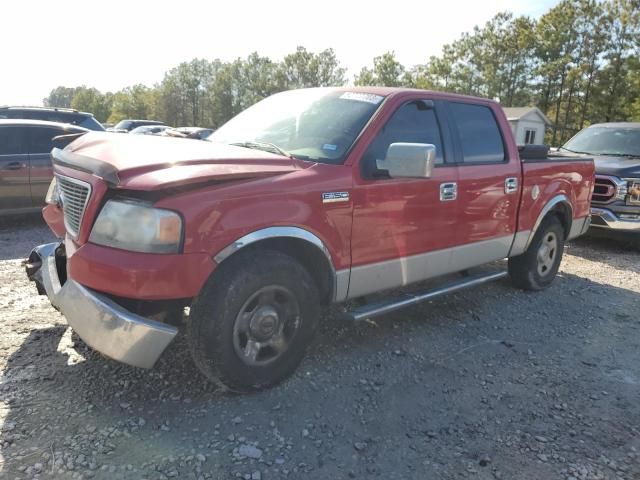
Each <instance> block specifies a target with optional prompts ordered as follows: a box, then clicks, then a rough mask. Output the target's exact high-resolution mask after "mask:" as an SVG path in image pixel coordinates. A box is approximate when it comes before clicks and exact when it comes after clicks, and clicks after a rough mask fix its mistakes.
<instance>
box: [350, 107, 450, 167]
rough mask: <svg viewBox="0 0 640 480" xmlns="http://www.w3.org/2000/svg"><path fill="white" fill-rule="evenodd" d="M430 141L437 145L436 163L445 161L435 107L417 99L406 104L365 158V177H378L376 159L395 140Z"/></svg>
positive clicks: (371, 146) (384, 153) (397, 112)
mask: <svg viewBox="0 0 640 480" xmlns="http://www.w3.org/2000/svg"><path fill="white" fill-rule="evenodd" d="M398 142H406V143H429V144H432V145H435V147H436V164H442V163H443V162H444V154H443V151H442V138H441V136H440V126H439V124H438V119H437V118H436V112H435V110H434V109H433V107H430V106H428V105H426V104H425V103H424V102H422V101H420V100H417V101H412V102H409V103H406V104H404V105H403V106H401V107H400V108H398V110H396V111H395V112H394V114H393V116H392V117H391V118H390V119H389V120H388V121H387V123H386V124H385V126H384V127H382V130H381V131H380V132H378V135H377V136H376V138H375V139H374V140H373V141H372V142H371V145H369V148H368V149H367V151H366V153H365V154H364V156H363V158H362V174H363V176H364V177H367V178H372V177H375V176H377V175H376V173H377V169H376V160H377V159H382V158H385V157H386V155H387V149H388V148H389V145H391V144H392V143H398Z"/></svg>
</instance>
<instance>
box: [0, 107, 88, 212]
mask: <svg viewBox="0 0 640 480" xmlns="http://www.w3.org/2000/svg"><path fill="white" fill-rule="evenodd" d="M88 131H89V130H88V129H86V128H82V127H79V126H77V125H70V124H68V123H54V122H46V121H42V120H20V119H18V120H10V119H0V216H2V215H7V214H16V213H26V212H29V211H35V210H38V209H40V208H41V207H42V206H44V198H45V196H46V194H47V189H48V188H49V184H50V183H51V178H52V177H53V168H52V165H51V150H52V149H53V147H54V140H53V139H54V138H55V137H59V136H60V135H71V134H76V133H86V132H88ZM75 138H76V137H75V136H73V135H72V136H70V137H63V138H57V139H56V140H55V146H56V147H59V148H63V147H65V146H66V144H68V143H69V142H71V141H72V140H74V139H75Z"/></svg>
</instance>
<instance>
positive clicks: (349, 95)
mask: <svg viewBox="0 0 640 480" xmlns="http://www.w3.org/2000/svg"><path fill="white" fill-rule="evenodd" d="M340 98H343V99H345V100H355V101H357V102H367V103H373V104H374V105H377V104H379V103H380V102H381V101H382V100H383V99H384V97H383V96H381V95H375V94H373V93H362V92H344V93H343V94H342V95H340Z"/></svg>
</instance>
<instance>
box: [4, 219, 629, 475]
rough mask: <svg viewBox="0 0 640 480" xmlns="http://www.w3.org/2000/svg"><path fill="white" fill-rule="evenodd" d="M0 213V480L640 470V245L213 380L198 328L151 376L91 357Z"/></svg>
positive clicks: (332, 325) (331, 330) (31, 230)
mask: <svg viewBox="0 0 640 480" xmlns="http://www.w3.org/2000/svg"><path fill="white" fill-rule="evenodd" d="M51 238H52V237H51V234H50V233H49V231H48V229H47V227H46V226H44V225H43V223H42V222H41V221H40V220H39V219H38V218H37V217H34V218H27V219H22V220H21V221H20V222H13V223H10V222H6V221H5V222H4V223H3V224H2V225H0V319H2V322H3V329H2V334H1V335H0V368H1V369H2V377H1V380H0V425H2V433H1V437H0V471H1V472H0V478H3V479H4V478H7V479H12V480H13V479H15V478H63V479H64V478H99V479H120V478H122V479H140V478H144V479H166V478H179V479H183V478H184V479H197V478H211V479H234V478H240V479H250V480H256V479H258V480H270V479H278V478H290V479H298V478H300V479H323V480H324V479H348V478H380V479H421V480H422V479H432V478H434V479H435V478H438V479H440V478H443V479H449V478H455V479H458V478H474V479H493V478H496V479H532V480H533V479H535V480H539V479H567V480H569V479H640V311H639V308H638V307H639V306H640V280H639V278H640V277H639V274H640V253H639V252H638V250H637V249H634V247H632V246H629V245H626V244H624V243H620V242H616V241H613V240H603V239H591V238H587V239H584V240H582V239H581V240H579V241H577V242H574V243H572V244H570V245H569V246H568V247H567V250H566V252H565V253H566V256H565V260H564V262H563V265H562V268H561V274H560V277H559V278H558V279H557V280H556V282H555V283H554V285H553V286H552V287H551V288H550V289H549V290H546V291H544V292H541V293H533V294H532V293H525V292H522V291H519V290H515V289H513V288H512V287H510V286H509V284H508V281H502V282H498V283H495V284H492V285H487V286H483V287H480V288H478V289H475V290H469V291H465V292H462V293H459V294H456V295H452V296H449V297H446V298H442V299H439V300H436V301H433V302H431V303H428V304H424V305H421V306H419V307H415V308H412V309H409V310H405V311H403V312H399V313H396V314H392V315H388V316H386V317H384V318H382V319H380V320H378V321H377V322H376V323H366V324H363V325H360V326H351V325H345V324H343V323H341V321H340V320H339V319H338V316H337V315H336V313H337V311H331V312H327V314H326V316H325V319H324V321H323V326H322V329H321V332H320V335H318V338H317V341H316V343H315V345H314V346H313V348H312V349H311V352H310V355H309V356H308V357H307V359H306V360H305V361H304V363H303V364H302V366H301V368H300V369H299V370H298V372H297V373H296V375H294V377H293V378H291V379H290V380H289V381H287V382H286V383H285V384H283V385H281V386H279V387H276V388H274V389H272V390H269V391H266V392H263V393H259V394H253V395H245V396H236V395H230V394H223V393H220V392H216V391H214V389H213V388H212V387H211V386H210V385H209V384H207V383H206V382H205V381H204V379H203V378H202V377H201V376H200V374H199V373H198V372H197V370H196V369H195V367H194V365H193V363H192V361H191V359H190V357H189V355H188V352H187V350H186V345H185V342H184V339H183V338H179V339H178V341H176V342H174V344H173V345H172V346H171V347H170V348H169V349H168V350H167V352H165V354H164V355H163V357H162V358H161V360H160V361H159V362H158V364H157V365H156V367H155V368H154V369H152V370H148V371H147V370H139V369H135V368H131V367H128V366H125V365H121V364H119V363H116V362H114V361H111V360H109V359H106V358H104V357H102V356H100V355H99V354H97V353H95V352H92V351H90V350H88V349H87V347H86V346H84V345H83V344H82V343H81V342H80V341H77V340H75V338H74V336H72V335H71V332H70V331H69V329H68V328H67V327H66V323H65V321H64V318H63V317H62V316H61V315H60V314H58V313H57V312H56V311H55V310H54V309H53V308H51V307H50V306H49V303H48V301H47V300H46V299H45V298H44V297H38V296H37V295H36V291H35V287H34V286H33V285H32V284H30V283H29V282H28V281H27V280H26V278H25V275H24V273H23V269H22V267H21V265H20V260H21V258H23V257H24V256H26V254H27V253H28V251H29V250H30V248H31V247H32V246H34V245H35V244H38V243H44V242H46V241H49V240H50V239H51Z"/></svg>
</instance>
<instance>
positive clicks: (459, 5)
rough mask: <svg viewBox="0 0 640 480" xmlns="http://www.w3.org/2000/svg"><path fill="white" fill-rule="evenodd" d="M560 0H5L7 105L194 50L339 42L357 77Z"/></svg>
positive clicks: (122, 82) (140, 78)
mask: <svg viewBox="0 0 640 480" xmlns="http://www.w3.org/2000/svg"><path fill="white" fill-rule="evenodd" d="M557 2H558V0H490V1H480V0H475V1H474V0H466V1H465V0H444V1H433V0H387V1H385V2H380V1H378V0H369V1H366V2H365V1H360V0H358V1H353V0H352V1H348V0H322V1H321V2H309V1H304V0H269V1H259V0H233V1H219V0H218V1H213V0H209V1H196V0H178V1H175V0H174V1H168V0H164V1H157V0H156V1H152V2H151V1H142V0H129V1H121V0H110V1H108V2H105V1H97V0H55V1H51V0H41V1H40V0H20V1H11V0H0V19H1V20H2V21H1V25H2V26H1V27H0V105H4V104H8V105H40V104H41V103H42V99H43V98H44V97H46V96H47V95H48V93H49V91H51V89H53V88H54V87H56V86H59V85H64V86H68V87H75V86H79V85H87V86H91V87H96V88H98V89H99V90H101V91H117V90H119V89H121V88H123V87H126V86H129V85H133V84H136V83H143V84H146V85H149V86H152V85H154V84H155V83H158V82H160V81H161V80H162V78H163V76H164V73H165V72H166V71H168V70H169V69H171V68H173V67H174V66H176V65H178V64H179V63H180V62H183V61H188V60H191V59H192V58H195V57H198V58H207V59H210V60H213V59H215V58H220V59H221V60H224V61H227V60H233V59H235V58H237V57H245V56H247V55H249V54H250V53H251V52H254V51H257V52H258V53H260V54H261V55H265V56H268V57H270V58H272V59H273V60H279V59H281V58H282V57H283V56H284V55H286V54H287V53H290V52H293V51H295V49H296V47H297V46H298V45H301V46H304V47H306V48H307V49H308V50H311V51H315V52H318V51H321V50H324V49H325V48H333V49H334V51H335V52H336V55H337V57H338V59H339V60H340V62H341V64H342V66H344V67H346V68H347V70H348V77H349V79H350V80H352V79H353V76H354V75H355V74H356V73H357V72H358V71H359V70H360V68H361V67H363V66H365V65H370V64H372V61H373V57H375V56H377V55H380V54H382V53H384V52H386V51H394V52H395V54H396V57H397V58H398V60H400V61H401V62H402V63H403V64H404V65H406V66H412V65H416V64H419V63H425V61H426V60H427V59H428V58H429V56H431V55H437V54H439V53H440V50H441V48H442V46H443V45H444V44H446V43H449V42H451V41H453V40H455V39H457V38H458V37H459V36H460V34H461V33H463V32H465V31H470V30H472V29H473V27H474V26H475V25H482V24H484V23H485V22H486V21H487V20H489V19H490V18H491V17H492V16H494V15H495V14H496V13H498V12H501V11H505V10H507V11H511V12H513V13H514V14H516V15H528V16H531V17H539V16H540V15H541V14H543V13H544V12H545V11H547V10H548V9H549V8H550V7H551V6H553V5H554V4H556V3H557Z"/></svg>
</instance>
